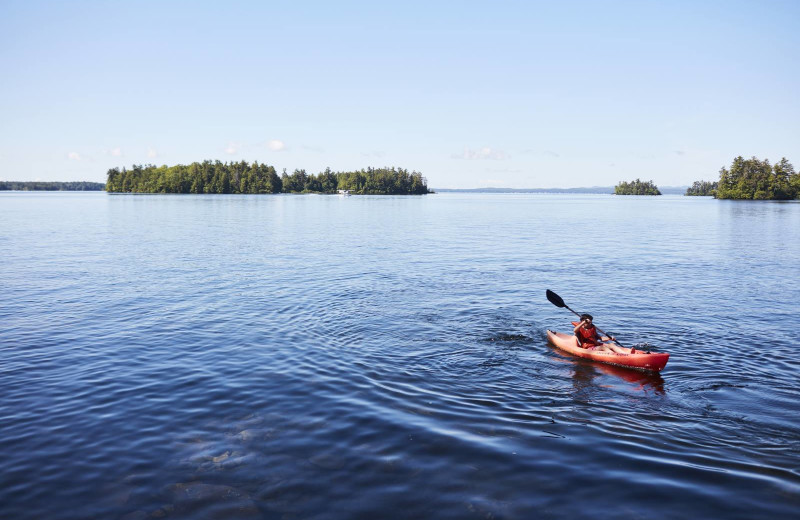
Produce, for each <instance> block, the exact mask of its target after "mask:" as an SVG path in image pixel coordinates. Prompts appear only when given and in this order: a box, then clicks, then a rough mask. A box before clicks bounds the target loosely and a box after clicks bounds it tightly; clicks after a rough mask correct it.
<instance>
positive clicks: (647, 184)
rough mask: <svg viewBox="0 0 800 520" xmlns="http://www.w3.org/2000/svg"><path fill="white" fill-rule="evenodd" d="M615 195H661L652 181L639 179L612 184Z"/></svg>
mask: <svg viewBox="0 0 800 520" xmlns="http://www.w3.org/2000/svg"><path fill="white" fill-rule="evenodd" d="M614 194H615V195H661V192H660V191H659V190H658V186H656V185H655V184H653V181H644V182H642V181H640V180H639V179H636V180H635V181H631V182H624V181H622V182H620V183H619V184H617V185H616V186H614Z"/></svg>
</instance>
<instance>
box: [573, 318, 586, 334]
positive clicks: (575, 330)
mask: <svg viewBox="0 0 800 520" xmlns="http://www.w3.org/2000/svg"><path fill="white" fill-rule="evenodd" d="M584 323H586V320H583V321H581V322H580V323H578V324H577V325H575V328H574V329H572V332H573V333H575V334H577V333H578V329H579V328H581V327H583V324H584Z"/></svg>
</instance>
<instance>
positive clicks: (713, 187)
mask: <svg viewBox="0 0 800 520" xmlns="http://www.w3.org/2000/svg"><path fill="white" fill-rule="evenodd" d="M718 185H719V183H718V182H717V181H714V182H711V181H694V183H693V184H692V185H691V186H689V187H688V188H686V195H693V196H698V197H706V196H714V195H715V194H716V192H717V186H718Z"/></svg>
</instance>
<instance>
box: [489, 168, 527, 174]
mask: <svg viewBox="0 0 800 520" xmlns="http://www.w3.org/2000/svg"><path fill="white" fill-rule="evenodd" d="M486 171H487V172H489V173H522V171H523V170H521V169H519V168H486Z"/></svg>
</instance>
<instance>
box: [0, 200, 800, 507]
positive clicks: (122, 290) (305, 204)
mask: <svg viewBox="0 0 800 520" xmlns="http://www.w3.org/2000/svg"><path fill="white" fill-rule="evenodd" d="M0 258H2V271H1V274H0V396H1V398H0V459H1V460H2V462H3V470H2V472H0V517H2V518H14V519H18V518H48V519H61V518H121V519H125V520H133V519H143V518H182V519H183V518H226V519H229V518H315V519H334V518H453V519H456V518H458V519H461V518H508V519H528V518H537V517H543V518H567V517H576V516H578V515H582V516H584V517H590V518H676V519H678V518H698V517H705V518H711V517H715V518H789V517H792V516H793V515H796V514H797V511H798V510H800V421H799V420H798V417H800V400H799V399H798V395H799V394H800V393H799V392H798V386H799V385H798V375H800V368H798V362H797V356H798V346H797V342H798V330H800V329H798V325H797V324H796V321H797V315H798V311H800V306H798V302H799V301H800V204H799V203H769V202H767V203H764V202H760V203H749V202H729V201H716V200H712V199H708V198H690V197H677V196H664V197H658V198H655V197H653V198H647V197H645V198H640V197H614V196H604V195H583V196H575V195H496V194H492V195H476V194H465V195H462V194H437V195H430V196H424V197H349V198H340V197H336V196H314V195H308V196H285V195H280V196H222V195H217V196H159V195H153V196H146V195H145V196H141V195H140V196H135V195H107V194H105V193H81V194H78V193H74V194H73V193H3V194H0ZM546 288H550V289H553V290H554V291H556V292H557V293H558V294H560V295H561V296H562V297H563V298H564V299H565V300H566V302H567V303H568V304H569V305H570V306H572V307H573V308H575V309H576V310H579V311H585V312H591V313H592V314H593V315H594V316H595V322H596V323H597V324H598V325H599V326H600V327H601V328H603V329H605V330H607V331H609V332H612V333H614V334H616V335H617V336H618V338H619V339H620V341H622V342H623V343H625V344H641V343H647V344H649V345H653V346H657V347H658V348H660V349H662V350H665V351H668V352H670V353H671V355H672V357H671V359H670V362H669V364H668V365H667V367H666V369H665V370H664V372H663V373H662V374H661V375H654V376H653V375H651V376H648V375H645V374H642V373H638V372H631V371H626V370H623V369H618V368H613V367H607V366H604V365H598V364H592V363H590V362H584V361H581V360H576V359H574V358H572V357H570V356H569V355H565V354H561V353H559V351H557V350H555V349H554V348H553V347H551V346H549V345H548V344H547V342H546V339H545V330H546V329H547V328H552V329H557V330H568V327H569V320H570V318H571V315H570V314H569V313H568V312H566V311H564V310H562V309H558V308H556V307H553V306H552V305H550V304H549V303H548V302H547V300H546V299H545V297H544V291H545V289H546Z"/></svg>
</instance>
